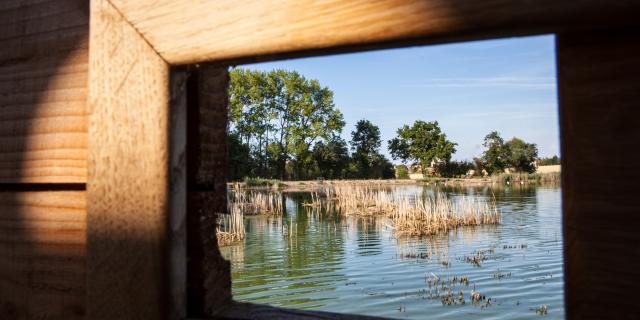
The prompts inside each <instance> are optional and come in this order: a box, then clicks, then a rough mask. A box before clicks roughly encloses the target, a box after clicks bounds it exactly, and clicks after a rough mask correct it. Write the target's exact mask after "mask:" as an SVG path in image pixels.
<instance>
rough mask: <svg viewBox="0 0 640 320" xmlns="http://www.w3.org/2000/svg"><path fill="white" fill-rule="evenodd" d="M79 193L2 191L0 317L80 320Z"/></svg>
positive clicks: (82, 227)
mask: <svg viewBox="0 0 640 320" xmlns="http://www.w3.org/2000/svg"><path fill="white" fill-rule="evenodd" d="M85 206H86V200H85V193H84V192H83V191H54V192H46V191H44V192H0V256H1V257H2V258H1V259H0V318H1V319H83V318H84V298H85V296H84V294H85V285H84V278H85V268H84V263H85V242H86V215H85V212H86V211H85Z"/></svg>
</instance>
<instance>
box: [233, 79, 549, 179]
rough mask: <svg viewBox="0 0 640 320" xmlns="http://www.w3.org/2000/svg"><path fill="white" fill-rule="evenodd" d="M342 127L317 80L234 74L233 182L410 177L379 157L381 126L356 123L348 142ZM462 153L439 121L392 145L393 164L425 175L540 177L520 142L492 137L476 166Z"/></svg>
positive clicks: (409, 131)
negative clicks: (459, 156) (509, 171)
mask: <svg viewBox="0 0 640 320" xmlns="http://www.w3.org/2000/svg"><path fill="white" fill-rule="evenodd" d="M344 126H345V121H344V119H343V115H342V113H341V112H340V110H339V109H338V108H337V107H336V105H335V103H334V101H333V92H332V91H331V90H330V89H329V88H327V87H325V86H322V85H321V84H320V83H319V82H318V81H317V80H313V79H307V78H305V77H304V76H303V75H301V74H299V73H298V72H295V71H286V70H281V69H278V70H271V71H259V70H250V69H243V68H236V69H233V70H232V71H231V72H230V88H229V128H228V135H227V139H228V140H227V147H228V156H229V159H228V160H229V161H228V178H229V179H230V180H231V181H237V180H241V179H244V178H245V177H261V178H275V179H281V180H307V179H318V178H324V179H389V178H394V177H396V176H403V175H404V171H407V172H408V168H407V167H406V166H402V165H400V166H396V167H394V165H393V164H392V163H391V161H390V160H389V159H387V158H386V157H385V156H384V155H383V154H382V153H381V152H380V148H381V145H382V139H381V136H380V128H379V127H378V126H376V125H375V124H373V123H371V122H370V121H369V120H366V119H362V120H360V121H358V122H357V123H356V125H355V128H354V129H353V131H351V140H350V141H348V142H347V141H345V140H344V139H342V138H341V137H340V134H341V133H342V131H343V129H344ZM456 145H457V144H456V143H454V142H451V141H449V140H448V139H447V136H446V134H444V133H443V132H442V130H441V128H440V127H439V125H438V122H437V121H431V122H427V121H421V120H418V121H415V122H414V123H413V125H411V126H408V125H405V126H403V127H401V128H399V129H398V130H397V135H396V137H394V138H393V139H391V140H389V141H388V148H389V153H390V154H391V156H392V158H393V159H394V160H400V161H402V162H403V163H405V164H409V165H412V166H413V167H414V168H415V167H419V168H421V170H422V172H423V174H425V175H426V174H435V175H440V176H459V175H465V174H466V173H467V172H468V171H469V170H470V169H474V170H476V171H477V172H480V171H481V170H483V169H484V170H486V171H487V172H488V173H496V172H500V171H502V170H504V169H505V168H515V169H516V170H517V171H524V172H532V170H535V167H534V166H533V162H534V160H535V159H536V158H537V152H538V151H537V147H536V145H535V144H531V143H526V142H525V141H523V140H521V139H518V138H513V139H511V140H509V141H506V142H505V141H504V140H503V139H502V138H501V137H500V135H499V134H498V133H497V132H491V133H489V134H488V135H487V136H486V137H485V140H484V146H485V148H486V150H485V152H484V154H483V156H482V158H480V159H474V161H451V156H452V154H453V153H455V151H456ZM429 168H431V169H429ZM397 170H399V171H400V172H396V171H397ZM403 170H404V171H403Z"/></svg>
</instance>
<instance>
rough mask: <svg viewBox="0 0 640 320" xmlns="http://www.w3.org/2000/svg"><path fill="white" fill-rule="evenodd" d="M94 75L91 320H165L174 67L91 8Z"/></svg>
mask: <svg viewBox="0 0 640 320" xmlns="http://www.w3.org/2000/svg"><path fill="white" fill-rule="evenodd" d="M89 68H90V69H89V99H88V100H89V112H90V118H89V136H88V179H87V250H86V251H87V260H86V261H87V262H86V263H87V266H86V268H87V269H86V270H87V271H86V274H87V300H86V301H87V319H132V318H135V319H159V318H163V317H166V315H167V313H168V312H169V311H170V308H169V307H167V306H168V304H169V302H170V301H171V300H170V298H169V297H170V295H169V294H168V293H167V291H168V290H169V289H170V283H171V282H170V279H169V277H168V274H169V272H168V270H167V269H168V268H167V254H166V252H167V238H168V234H169V226H168V221H169V215H170V207H171V199H170V195H169V190H170V174H169V165H170V162H173V160H174V157H173V156H172V155H171V154H172V153H176V152H180V151H179V150H175V148H170V144H171V143H172V137H171V135H170V130H171V129H172V128H171V127H170V110H169V103H170V101H169V100H170V94H169V65H168V64H167V63H166V62H165V61H164V60H163V59H162V58H161V57H160V56H159V55H158V54H157V53H156V52H155V50H154V49H153V48H152V47H151V46H150V45H149V44H148V43H147V42H146V41H145V40H144V39H143V38H142V37H141V36H140V34H138V32H137V31H136V30H135V29H134V28H133V27H132V26H131V25H130V24H129V23H128V22H127V21H126V20H125V19H124V18H123V17H122V16H121V15H120V13H119V12H118V11H117V10H116V9H115V8H114V7H113V6H112V5H111V3H110V2H109V1H107V0H93V1H91V23H90V47H89ZM174 129H175V128H174ZM183 129H184V128H183ZM173 143H175V142H173ZM171 191H172V192H178V193H179V190H175V189H171ZM182 194H183V195H184V193H182Z"/></svg>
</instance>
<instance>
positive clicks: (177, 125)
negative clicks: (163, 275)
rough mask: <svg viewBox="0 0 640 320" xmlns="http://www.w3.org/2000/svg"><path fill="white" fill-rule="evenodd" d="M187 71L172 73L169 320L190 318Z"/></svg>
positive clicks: (176, 70) (180, 70)
mask: <svg viewBox="0 0 640 320" xmlns="http://www.w3.org/2000/svg"><path fill="white" fill-rule="evenodd" d="M188 78H189V71H188V70H187V69H185V68H175V69H172V70H171V79H170V81H171V84H170V85H171V105H170V108H171V111H170V112H171V115H170V117H171V125H170V131H169V132H170V133H169V134H170V146H169V148H170V153H169V154H170V161H171V163H170V167H171V170H170V172H171V176H170V179H171V184H170V188H171V189H170V199H169V210H170V211H169V227H170V230H169V232H170V233H169V277H170V280H169V293H170V295H171V297H170V299H171V301H170V303H169V317H168V318H170V319H184V318H186V316H187V80H188Z"/></svg>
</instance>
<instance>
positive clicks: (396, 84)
mask: <svg viewBox="0 0 640 320" xmlns="http://www.w3.org/2000/svg"><path fill="white" fill-rule="evenodd" d="M242 67H246V68H252V69H260V70H270V69H275V68H282V69H287V70H296V71H298V72H300V73H301V74H303V75H304V76H305V77H307V78H312V79H318V80H319V81H320V83H321V84H322V85H324V86H327V87H329V88H331V89H332V90H333V92H334V94H335V96H334V102H335V103H336V106H337V107H338V108H339V109H340V110H341V111H342V112H343V114H344V119H345V121H346V126H345V128H344V130H343V132H342V137H343V138H345V139H346V140H347V141H349V140H350V138H351V134H350V133H351V131H352V130H353V127H354V125H355V123H356V122H357V121H358V120H359V119H362V118H366V119H369V120H370V121H372V122H373V123H374V124H376V125H378V126H379V127H380V130H381V132H382V138H383V144H382V150H381V151H382V152H383V153H384V154H385V155H387V156H389V153H388V151H387V144H386V141H387V140H389V139H391V138H393V137H394V136H395V132H396V130H397V128H399V127H401V126H402V125H403V124H412V123H413V122H414V121H415V120H418V119H420V120H425V121H433V120H436V121H438V123H439V124H440V127H441V128H442V129H443V131H444V132H445V133H446V134H447V137H448V138H449V140H452V141H454V142H456V143H458V147H457V152H456V153H455V154H454V155H453V158H454V159H456V160H462V159H471V158H473V157H475V156H479V155H480V154H481V153H482V151H483V148H482V140H483V137H484V136H485V135H486V134H487V133H489V132H490V131H492V130H497V131H498V132H500V134H501V135H502V137H503V138H505V139H509V138H511V137H514V136H517V137H520V138H522V139H524V140H525V141H528V142H533V143H536V144H537V145H538V150H539V154H540V156H551V155H556V154H557V155H559V154H560V151H559V129H558V106H557V95H556V65H555V47H554V37H553V36H537V37H524V38H511V39H501V40H488V41H477V42H466V43H458V44H449V45H437V46H422V47H413V48H403V49H392V50H380V51H372V52H364V53H354V54H341V55H332V56H325V57H315V58H305V59H294V60H282V61H275V62H268V63H258V64H249V65H244V66H242ZM389 158H390V157H389ZM394 162H396V163H397V161H394Z"/></svg>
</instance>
